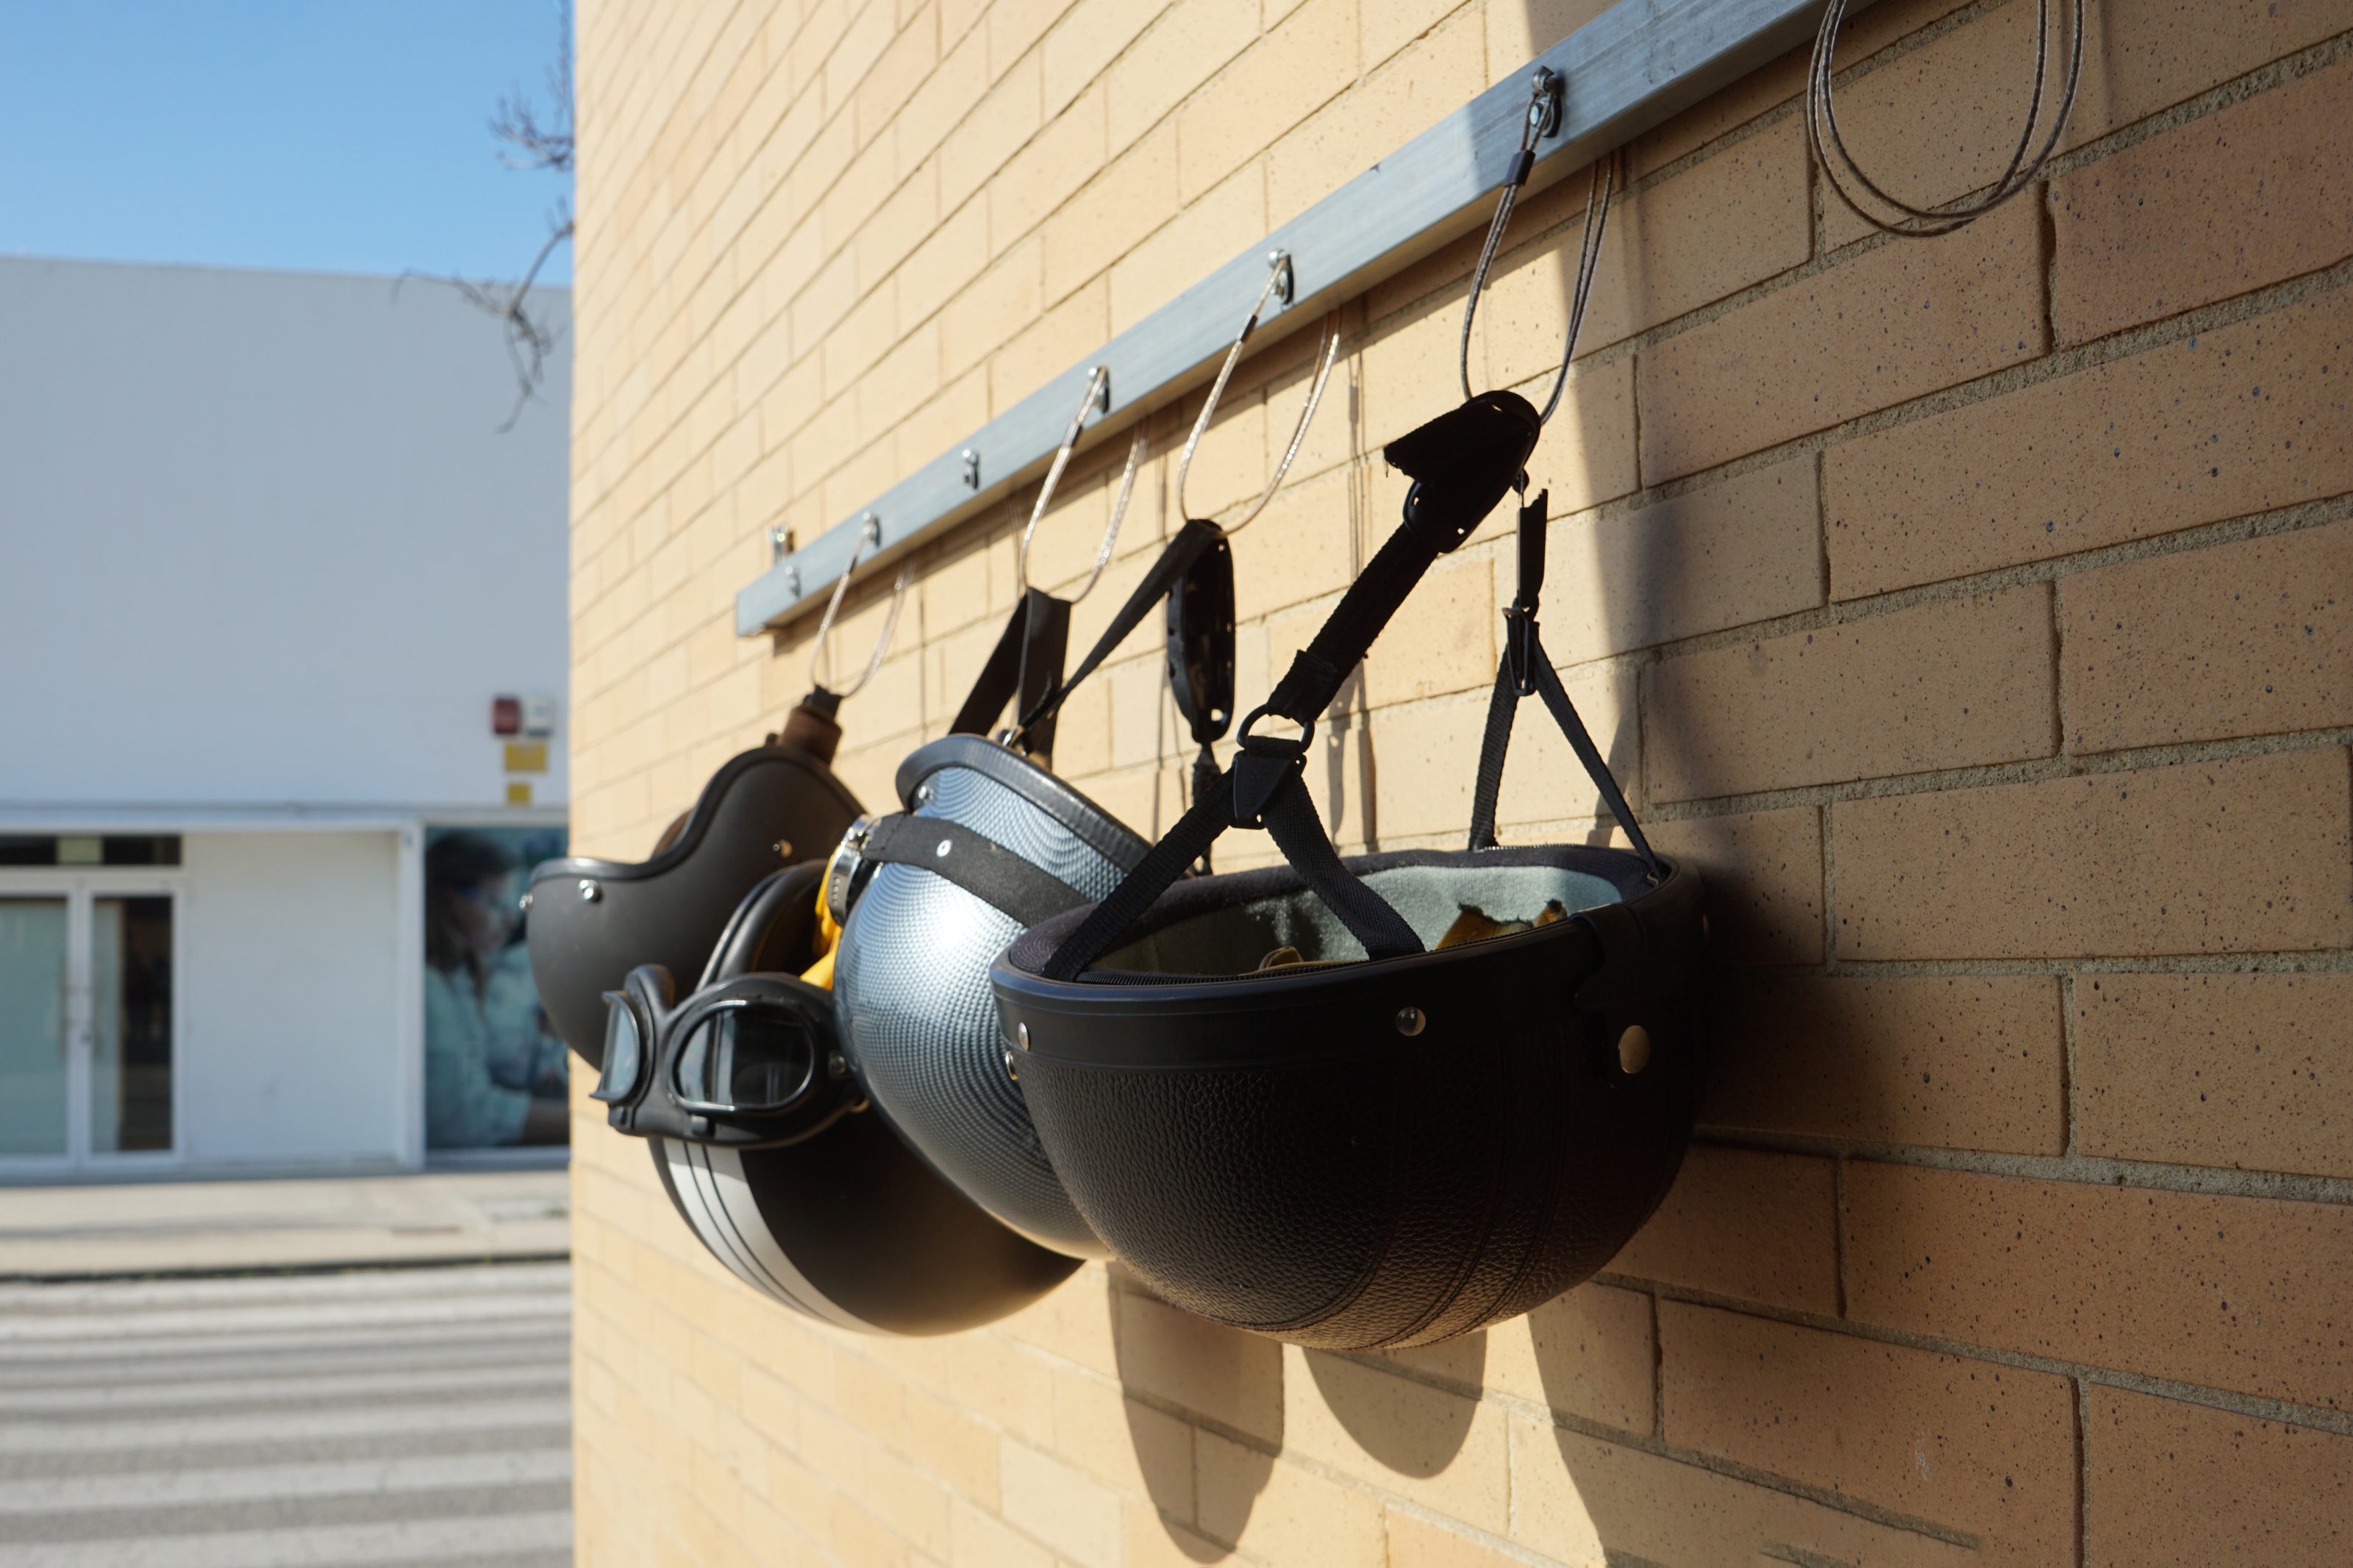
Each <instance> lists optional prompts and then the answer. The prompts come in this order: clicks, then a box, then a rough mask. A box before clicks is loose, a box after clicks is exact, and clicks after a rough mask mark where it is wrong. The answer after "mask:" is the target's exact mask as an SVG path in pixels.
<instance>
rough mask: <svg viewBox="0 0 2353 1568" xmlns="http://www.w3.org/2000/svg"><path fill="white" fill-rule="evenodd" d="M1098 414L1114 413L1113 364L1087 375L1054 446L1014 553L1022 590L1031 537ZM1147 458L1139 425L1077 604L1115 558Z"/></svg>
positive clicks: (1025, 586)
mask: <svg viewBox="0 0 2353 1568" xmlns="http://www.w3.org/2000/svg"><path fill="white" fill-rule="evenodd" d="M1089 409H1092V410H1094V411H1095V412H1096V413H1098V414H1108V413H1110V412H1111V367H1110V366H1109V365H1102V364H1099V365H1097V366H1095V368H1094V369H1093V371H1092V372H1091V373H1090V374H1088V376H1087V390H1086V394H1085V395H1083V396H1082V397H1081V398H1080V399H1079V411H1078V412H1077V413H1076V414H1073V415H1071V427H1070V428H1069V429H1068V430H1065V431H1064V432H1062V444H1061V445H1060V447H1056V448H1054V461H1053V464H1052V466H1050V468H1047V470H1046V477H1045V479H1043V480H1042V481H1040V483H1039V486H1038V499H1037V500H1036V501H1035V502H1033V503H1032V504H1031V506H1030V508H1029V522H1028V523H1027V524H1026V525H1025V526H1024V527H1023V528H1022V530H1021V542H1020V544H1019V545H1018V548H1017V549H1016V550H1015V552H1014V557H1013V560H1014V566H1015V569H1016V572H1017V574H1018V576H1019V578H1020V583H1021V591H1022V592H1023V593H1025V594H1026V593H1028V592H1029V540H1030V537H1031V536H1032V535H1034V534H1035V533H1036V532H1037V531H1038V520H1039V518H1041V517H1044V516H1045V515H1046V508H1047V505H1048V504H1049V503H1050V502H1051V501H1052V500H1053V499H1054V487H1055V486H1057V485H1059V484H1060V483H1061V482H1062V470H1063V469H1064V468H1069V467H1070V466H1071V453H1072V452H1074V451H1076V450H1077V449H1078V445H1079V436H1080V433H1081V432H1082V431H1083V430H1084V429H1085V428H1086V424H1087V411H1088V410H1089ZM1143 460H1144V430H1143V427H1142V426H1137V428H1136V432H1135V438H1134V440H1133V441H1131V442H1129V443H1128V447H1127V472H1126V473H1125V474H1124V475H1123V476H1122V477H1121V479H1120V481H1119V500H1117V501H1116V502H1115V503H1114V504H1113V507H1112V509H1111V524H1110V526H1108V527H1107V528H1105V529H1104V530H1103V542H1102V543H1101V544H1098V545H1097V546H1095V565H1094V570H1093V571H1092V572H1090V573H1088V574H1087V580H1086V581H1085V582H1084V583H1082V584H1079V591H1078V592H1077V593H1075V594H1073V595H1071V598H1070V602H1071V604H1073V605H1075V604H1077V603H1078V602H1079V601H1080V600H1081V599H1083V598H1085V597H1086V596H1087V595H1088V594H1089V593H1090V592H1092V589H1093V588H1094V585H1095V582H1096V580H1097V579H1098V578H1100V577H1102V576H1103V567H1104V566H1105V565H1106V564H1107V563H1109V562H1110V560H1111V551H1112V546H1113V543H1115V542H1117V541H1118V539H1119V525H1120V521H1121V520H1122V519H1124V518H1125V517H1126V516H1127V498H1128V497H1129V495H1130V494H1131V493H1133V492H1134V489H1135V470H1136V468H1137V466H1138V465H1139V464H1140V463H1142V461H1143Z"/></svg>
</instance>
